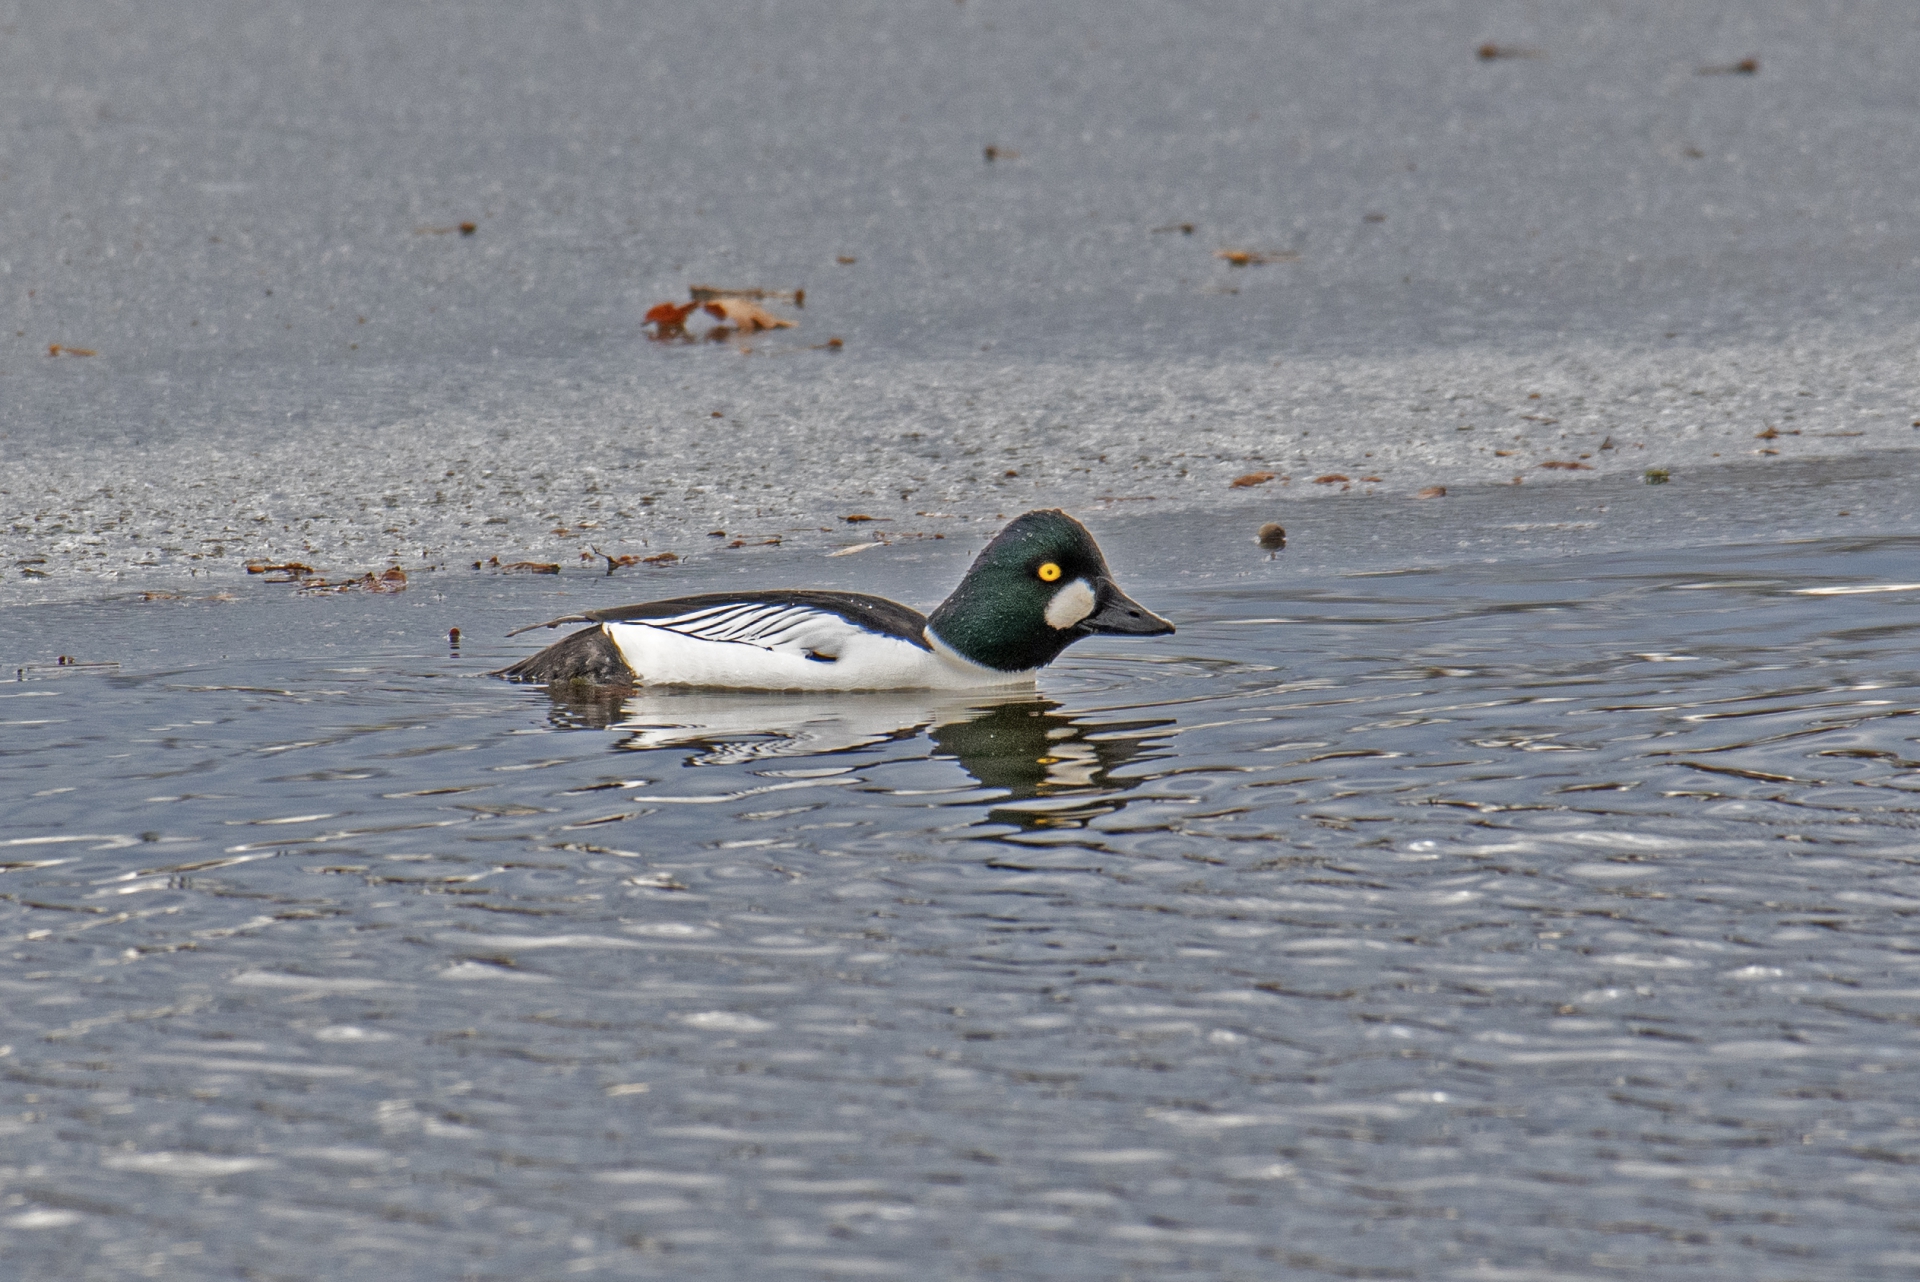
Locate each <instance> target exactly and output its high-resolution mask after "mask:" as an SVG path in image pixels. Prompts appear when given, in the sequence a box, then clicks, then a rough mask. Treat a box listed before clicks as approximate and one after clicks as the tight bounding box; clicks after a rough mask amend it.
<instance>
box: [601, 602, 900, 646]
mask: <svg viewBox="0 0 1920 1282" xmlns="http://www.w3.org/2000/svg"><path fill="white" fill-rule="evenodd" d="M597 613H598V614H599V616H600V619H601V621H602V622H604V623H614V624H620V623H628V624H644V625H646V626H647V627H650V628H659V629H661V630H662V631H666V632H674V633H678V634H679V635H681V636H684V637H690V638H693V639H694V640H697V641H715V642H727V643H731V644H735V645H747V646H755V647H757V648H759V649H762V650H773V651H781V652H786V653H793V654H801V655H804V656H805V657H807V658H810V659H820V660H832V659H837V658H838V657H839V656H840V651H841V649H842V645H843V642H844V641H845V640H846V638H848V637H849V636H852V635H854V634H856V633H859V634H866V635H869V636H884V637H890V638H893V639H895V640H899V641H905V642H908V643H909V644H911V645H914V646H916V647H918V648H920V649H922V650H925V649H926V648H927V642H926V638H925V636H924V635H923V630H924V629H925V627H926V620H925V618H924V617H923V616H922V615H921V614H920V613H919V611H917V610H910V609H908V608H907V607H906V606H903V605H898V604H896V603H894V602H892V601H888V600H885V599H884V598H881V597H873V596H864V595H861V594H858V593H853V592H755V593H750V594H744V595H736V594H732V593H726V594H721V593H715V594H712V595H710V596H705V597H682V598H679V599H678V600H674V601H656V602H652V603H650V604H648V605H645V606H628V607H625V608H623V609H619V610H606V611H599V612H597Z"/></svg>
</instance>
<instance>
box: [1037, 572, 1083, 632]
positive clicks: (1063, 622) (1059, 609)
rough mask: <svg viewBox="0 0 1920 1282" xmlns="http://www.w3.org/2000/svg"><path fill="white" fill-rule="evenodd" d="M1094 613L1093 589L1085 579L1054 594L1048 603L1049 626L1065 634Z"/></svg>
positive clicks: (1075, 581) (1077, 580)
mask: <svg viewBox="0 0 1920 1282" xmlns="http://www.w3.org/2000/svg"><path fill="white" fill-rule="evenodd" d="M1092 613H1093V589H1092V588H1091V587H1089V586H1088V585H1087V581H1086V580H1085V579H1075V580H1074V581H1073V582H1071V583H1069V584H1067V586H1065V587H1064V588H1061V589H1060V590H1059V591H1058V592H1055V593H1054V594H1053V600H1051V601H1049V602H1047V626H1048V627H1050V628H1052V629H1053V630H1054V631H1056V632H1064V631H1066V630H1067V629H1068V628H1070V627H1072V626H1073V625H1074V624H1076V623H1078V622H1080V620H1082V619H1084V618H1086V617H1087V616H1088V615H1089V614H1092Z"/></svg>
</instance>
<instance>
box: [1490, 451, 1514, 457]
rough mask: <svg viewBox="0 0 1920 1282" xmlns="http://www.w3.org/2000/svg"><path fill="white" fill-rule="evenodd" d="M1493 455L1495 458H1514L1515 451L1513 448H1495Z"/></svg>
mask: <svg viewBox="0 0 1920 1282" xmlns="http://www.w3.org/2000/svg"><path fill="white" fill-rule="evenodd" d="M1493 456H1494V457H1495V458H1512V457H1513V451H1512V450H1495V451H1494V452H1493Z"/></svg>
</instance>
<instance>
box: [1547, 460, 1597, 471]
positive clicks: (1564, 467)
mask: <svg viewBox="0 0 1920 1282" xmlns="http://www.w3.org/2000/svg"><path fill="white" fill-rule="evenodd" d="M1539 466H1541V467H1544V468H1546V469H1547V470H1548V471H1550V472H1591V471H1593V469H1592V468H1591V467H1589V466H1588V465H1587V464H1585V463H1563V462H1561V461H1560V460H1559V459H1548V460H1547V461H1546V462H1544V463H1542V464H1540V465H1539Z"/></svg>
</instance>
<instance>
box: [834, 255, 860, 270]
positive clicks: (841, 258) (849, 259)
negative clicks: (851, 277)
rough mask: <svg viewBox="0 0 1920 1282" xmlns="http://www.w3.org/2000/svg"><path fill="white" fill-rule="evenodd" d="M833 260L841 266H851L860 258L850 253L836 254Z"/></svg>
mask: <svg viewBox="0 0 1920 1282" xmlns="http://www.w3.org/2000/svg"><path fill="white" fill-rule="evenodd" d="M834 261H835V262H837V263H839V264H840V265H841V266H842V267H851V266H853V265H854V264H855V263H857V262H859V261H860V260H859V259H858V258H856V257H854V256H853V255H852V254H838V255H836V256H835V257H834Z"/></svg>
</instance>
